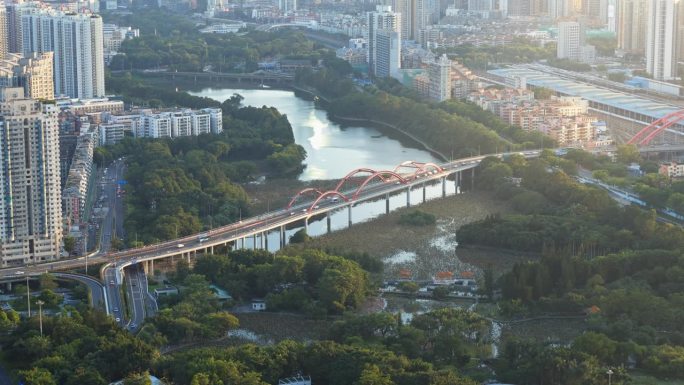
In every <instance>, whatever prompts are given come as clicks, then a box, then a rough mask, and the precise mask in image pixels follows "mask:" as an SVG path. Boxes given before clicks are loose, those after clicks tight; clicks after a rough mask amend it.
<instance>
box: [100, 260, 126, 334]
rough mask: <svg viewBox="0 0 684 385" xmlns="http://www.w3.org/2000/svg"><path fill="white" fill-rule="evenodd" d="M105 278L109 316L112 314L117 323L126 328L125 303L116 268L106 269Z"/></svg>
mask: <svg viewBox="0 0 684 385" xmlns="http://www.w3.org/2000/svg"><path fill="white" fill-rule="evenodd" d="M102 275H103V278H104V280H105V282H104V285H105V291H106V292H107V299H108V304H109V309H108V312H107V313H108V314H110V315H111V316H112V317H114V319H115V320H116V322H117V323H118V324H119V325H121V326H124V325H125V320H124V312H123V306H122V304H123V301H122V298H121V291H120V289H119V286H120V285H121V282H120V278H121V277H118V273H117V270H116V268H115V267H112V268H108V269H105V270H104V271H103V274H102Z"/></svg>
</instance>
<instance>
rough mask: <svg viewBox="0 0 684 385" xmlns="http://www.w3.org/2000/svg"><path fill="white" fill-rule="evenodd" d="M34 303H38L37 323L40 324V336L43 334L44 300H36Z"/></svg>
mask: <svg viewBox="0 0 684 385" xmlns="http://www.w3.org/2000/svg"><path fill="white" fill-rule="evenodd" d="M36 304H38V323H39V324H40V336H41V337H42V336H43V305H45V302H43V301H41V300H38V301H36Z"/></svg>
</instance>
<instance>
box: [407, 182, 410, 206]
mask: <svg viewBox="0 0 684 385" xmlns="http://www.w3.org/2000/svg"><path fill="white" fill-rule="evenodd" d="M406 207H411V186H408V187H406Z"/></svg>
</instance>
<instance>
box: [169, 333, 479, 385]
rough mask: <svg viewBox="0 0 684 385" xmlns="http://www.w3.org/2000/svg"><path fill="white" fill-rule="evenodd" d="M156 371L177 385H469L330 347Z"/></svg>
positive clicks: (202, 360) (353, 349)
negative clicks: (300, 378) (305, 378)
mask: <svg viewBox="0 0 684 385" xmlns="http://www.w3.org/2000/svg"><path fill="white" fill-rule="evenodd" d="M157 369H158V371H159V374H161V375H163V376H164V377H165V378H168V379H170V380H172V381H174V383H177V384H212V385H219V384H255V385H256V384H258V385H261V384H273V383H276V382H277V381H278V379H279V378H285V377H290V376H292V375H294V374H295V373H297V372H301V373H306V374H308V375H310V376H311V379H312V382H314V383H321V384H330V385H349V384H357V383H358V384H383V385H384V384H387V385H392V384H406V385H408V384H424V385H438V384H439V385H441V384H445V385H446V384H450V385H472V384H474V382H472V381H471V380H468V379H466V378H463V377H461V376H459V375H458V374H457V373H456V371H455V370H453V369H451V368H448V367H447V368H445V369H443V370H437V369H436V368H435V367H433V365H431V364H430V363H428V362H425V361H422V360H419V359H409V358H407V357H405V356H402V355H398V354H395V353H393V352H391V351H387V350H384V349H379V348H368V347H364V346H356V345H342V344H337V343H334V342H330V341H322V342H320V341H319V342H312V343H310V344H301V343H296V342H293V341H284V342H281V343H279V344H276V345H273V346H269V347H257V346H254V345H243V346H240V347H235V348H226V349H216V348H214V349H197V350H192V351H189V352H184V353H178V354H174V355H172V356H166V357H163V358H162V359H161V360H160V361H159V364H158V365H157ZM377 381H381V382H377Z"/></svg>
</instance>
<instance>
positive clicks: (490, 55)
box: [436, 37, 556, 70]
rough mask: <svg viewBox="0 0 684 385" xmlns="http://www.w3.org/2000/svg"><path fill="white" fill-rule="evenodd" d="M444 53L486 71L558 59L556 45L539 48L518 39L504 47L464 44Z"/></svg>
mask: <svg viewBox="0 0 684 385" xmlns="http://www.w3.org/2000/svg"><path fill="white" fill-rule="evenodd" d="M442 52H444V53H448V54H449V55H455V56H456V57H457V58H458V59H459V61H461V62H462V63H463V64H464V65H465V66H466V67H468V68H472V69H479V70H486V69H488V68H491V65H492V64H496V63H530V62H533V61H537V60H544V59H547V60H548V59H553V58H555V57H556V45H555V44H545V45H544V46H539V44H534V43H532V42H530V41H529V40H527V39H525V38H520V37H516V38H514V39H513V41H512V42H511V43H506V44H505V45H503V46H477V47H476V46H474V45H471V44H463V45H459V46H456V47H445V48H443V49H439V50H437V51H436V53H438V54H441V53H442Z"/></svg>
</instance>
